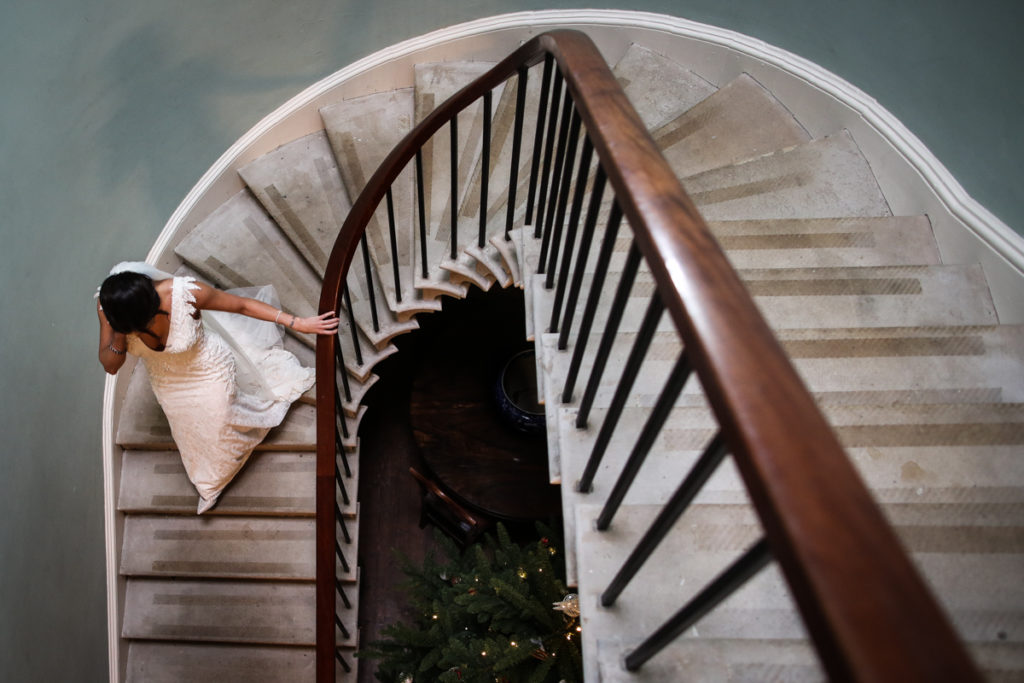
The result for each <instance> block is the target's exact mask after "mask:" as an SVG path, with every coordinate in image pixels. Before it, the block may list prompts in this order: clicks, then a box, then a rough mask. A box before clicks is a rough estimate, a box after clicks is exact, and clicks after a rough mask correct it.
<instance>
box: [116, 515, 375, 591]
mask: <svg viewBox="0 0 1024 683" xmlns="http://www.w3.org/2000/svg"><path fill="white" fill-rule="evenodd" d="M346 526H347V527H348V529H349V532H350V534H352V536H353V542H352V543H351V544H346V545H344V546H343V550H344V551H345V558H346V559H347V560H349V562H350V566H349V571H347V572H345V571H342V568H341V566H340V563H339V569H338V576H339V578H340V579H341V580H343V581H353V580H355V567H354V564H355V561H356V557H357V556H358V547H357V543H356V540H357V539H358V527H359V521H358V519H353V520H347V521H346ZM315 532H316V524H315V520H313V519H306V518H298V517H277V518H265V517H227V516H220V517H206V516H205V515H204V516H201V517H200V516H195V515H193V516H191V517H178V516H174V517H172V516H159V515H128V516H127V517H126V518H125V528H124V547H123V549H122V555H121V557H122V560H121V574H122V575H126V576H149V577H168V578H169V577H191V578H197V579H198V578H202V579H251V580H255V579H264V580H284V581H313V580H314V578H315V575H316V572H315V566H314V559H315V555H316V553H315V545H314V543H315Z"/></svg>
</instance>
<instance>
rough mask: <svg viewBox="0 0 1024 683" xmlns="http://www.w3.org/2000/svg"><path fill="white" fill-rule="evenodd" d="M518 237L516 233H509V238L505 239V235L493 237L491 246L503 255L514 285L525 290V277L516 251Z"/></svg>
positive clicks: (504, 263)
mask: <svg viewBox="0 0 1024 683" xmlns="http://www.w3.org/2000/svg"><path fill="white" fill-rule="evenodd" d="M517 239H518V238H517V236H516V235H515V234H514V231H510V232H509V238H508V239H505V235H504V233H502V234H499V235H495V236H494V237H491V246H493V247H494V249H495V250H496V251H497V252H498V253H499V254H500V255H501V260H502V264H503V266H504V268H505V270H506V271H508V274H509V275H510V276H511V278H512V284H513V285H515V286H516V287H518V288H519V289H522V288H523V275H522V270H521V269H520V267H519V257H518V255H517V253H518V252H517V251H516V240H517Z"/></svg>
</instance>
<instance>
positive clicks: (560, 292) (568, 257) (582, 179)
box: [548, 136, 594, 332]
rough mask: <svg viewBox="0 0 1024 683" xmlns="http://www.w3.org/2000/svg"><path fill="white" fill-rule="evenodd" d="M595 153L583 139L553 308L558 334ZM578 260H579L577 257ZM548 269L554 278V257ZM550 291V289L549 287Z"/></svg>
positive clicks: (554, 329) (553, 327)
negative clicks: (559, 320) (591, 163)
mask: <svg viewBox="0 0 1024 683" xmlns="http://www.w3.org/2000/svg"><path fill="white" fill-rule="evenodd" d="M593 153H594V147H593V145H591V143H590V138H589V137H587V136H584V137H583V151H582V152H580V170H579V173H578V174H577V175H576V192H574V193H573V198H572V210H571V211H570V212H569V223H568V225H566V228H567V230H568V232H566V235H565V258H564V259H562V269H561V272H559V274H558V287H556V288H555V302H554V304H552V306H551V324H550V325H549V326H548V332H558V318H559V316H561V314H562V301H563V300H564V299H565V284H566V282H568V280H569V267H570V265H571V264H572V248H573V247H574V246H575V245H576V231H577V230H578V229H579V224H580V211H581V209H582V207H583V195H584V194H586V192H587V177H589V176H590V158H591V156H592V155H593ZM577 258H579V257H578V256H577ZM551 260H552V264H551V266H550V267H549V268H548V277H554V274H555V266H554V257H552V259H551ZM549 289H550V287H549Z"/></svg>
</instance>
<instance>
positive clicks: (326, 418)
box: [317, 31, 980, 681]
mask: <svg viewBox="0 0 1024 683" xmlns="http://www.w3.org/2000/svg"><path fill="white" fill-rule="evenodd" d="M548 54H550V55H552V56H553V57H554V60H555V61H556V63H557V66H558V69H559V71H560V72H561V74H562V76H563V78H564V82H565V87H567V88H568V90H569V92H570V93H571V96H572V99H573V100H574V103H575V107H576V110H577V112H578V113H579V116H580V117H581V119H582V121H583V125H584V127H585V129H586V130H587V132H588V136H589V138H590V140H591V141H592V143H593V145H594V150H595V153H596V154H597V156H598V157H599V159H600V162H601V165H602V167H603V168H604V170H605V172H606V173H607V176H608V183H609V184H610V185H611V186H612V188H613V189H614V193H615V196H616V198H617V201H618V203H619V205H620V206H621V208H622V211H623V214H624V215H625V217H626V218H627V220H628V222H629V224H630V226H631V227H632V230H633V233H634V236H635V240H636V243H637V245H638V247H639V249H640V251H641V253H642V254H643V256H644V258H645V259H646V262H647V263H648V265H649V267H650V270H651V272H652V275H653V277H654V279H655V281H656V283H657V287H658V291H659V293H660V294H661V297H662V299H663V302H664V304H665V307H666V309H667V310H668V311H669V313H670V315H671V316H672V320H673V321H674V324H675V326H676V328H677V330H678V332H679V334H680V336H681V337H682V339H683V342H684V344H685V347H686V350H687V353H688V355H689V357H690V361H691V362H692V364H693V368H694V370H695V371H696V372H697V374H698V376H699V378H700V382H701V385H702V386H703V388H704V390H705V393H706V394H707V397H708V400H709V402H710V404H711V406H712V409H713V411H714V413H715V416H716V418H717V419H718V421H719V423H720V425H721V428H722V431H723V434H724V436H725V438H726V440H727V442H728V444H729V446H730V448H731V450H732V453H733V455H734V457H735V459H736V462H737V465H738V468H739V470H740V473H741V475H742V477H743V480H744V483H745V485H746V486H747V488H748V490H749V491H750V495H751V499H752V501H753V503H754V507H755V509H756V510H757V513H758V515H759V517H760V519H761V522H762V524H763V526H764V529H765V534H766V537H767V539H768V544H769V547H770V549H771V552H772V555H773V556H774V557H775V559H776V560H777V561H778V562H779V564H780V567H781V569H782V572H783V574H784V576H785V577H786V580H787V582H788V584H789V586H790V588H791V590H792V592H793V595H794V597H795V599H796V602H797V605H798V608H799V610H800V612H801V615H802V617H803V619H804V621H805V623H806V625H807V628H808V631H809V633H810V635H811V637H812V639H813V641H814V644H815V646H816V648H817V651H818V653H819V656H820V658H821V661H822V663H823V665H824V667H825V669H826V671H827V673H828V675H829V676H830V677H831V678H833V679H836V680H870V681H885V680H892V681H896V680H899V681H907V680H936V679H942V680H978V679H979V678H980V677H979V675H978V673H977V671H976V669H975V668H974V665H973V663H972V662H971V660H970V658H969V657H968V655H967V654H966V651H965V650H964V648H963V646H962V645H961V644H960V642H959V639H958V638H957V636H956V634H955V632H954V631H953V629H952V627H951V626H950V624H949V622H948V620H947V618H946V616H945V615H944V613H943V611H942V610H941V608H940V607H939V606H938V604H937V603H936V601H935V599H934V598H933V597H932V595H931V593H930V591H929V590H928V588H927V587H926V585H925V583H924V581H923V580H922V579H921V577H920V576H919V575H918V573H917V571H916V570H915V568H914V566H913V565H912V563H911V561H910V559H909V557H908V556H907V554H906V552H905V551H904V549H903V547H902V545H901V544H900V542H899V540H898V539H897V537H896V535H895V533H894V532H893V530H892V529H891V528H890V526H889V525H888V523H887V521H886V519H885V517H884V516H883V514H882V512H881V511H880V510H879V508H878V506H877V505H876V504H875V502H874V501H873V499H872V497H871V495H870V494H869V492H868V490H867V489H866V487H865V486H864V484H863V482H862V481H861V479H860V477H859V475H858V474H857V472H856V470H855V469H854V467H853V466H852V464H851V463H850V461H849V459H848V458H847V456H846V454H845V452H844V451H843V449H842V447H841V445H840V444H839V441H838V439H837V438H836V436H835V435H834V433H833V432H832V429H831V428H830V426H829V425H828V423H827V422H826V421H825V419H824V417H823V416H822V415H821V412H820V411H819V410H818V408H817V405H816V404H815V402H814V400H813V399H812V397H811V396H810V394H809V393H808V391H807V389H806V388H805V387H804V385H803V383H802V381H801V380H800V378H799V377H798V375H797V373H796V371H795V370H794V368H793V367H792V364H791V363H790V361H789V359H788V358H787V357H786V355H785V353H784V352H783V350H782V348H781V346H780V345H779V343H778V342H777V341H776V340H775V337H774V335H773V334H772V332H771V330H770V328H769V327H768V325H767V323H766V322H765V321H764V319H763V318H762V317H761V315H760V313H759V311H758V309H757V307H756V306H755V304H754V302H753V300H752V299H751V297H750V295H749V293H748V292H747V290H746V289H745V287H744V286H743V284H742V282H741V281H740V279H739V277H738V275H737V274H736V272H735V270H733V268H732V266H731V265H730V263H729V261H728V260H727V258H726V257H725V255H724V253H723V252H722V250H721V248H720V247H719V246H718V244H717V242H716V241H715V239H714V238H713V236H712V234H711V232H710V231H709V230H708V228H707V226H706V224H705V223H704V220H703V219H702V218H701V216H700V214H699V213H698V212H697V209H696V208H695V206H694V204H693V202H692V201H691V200H690V198H689V197H688V196H687V195H686V193H685V192H684V191H683V188H682V186H681V185H680V183H679V181H678V179H677V178H676V176H675V174H674V173H673V172H672V169H671V168H670V167H669V165H668V163H667V162H666V161H665V159H664V157H663V156H662V155H661V153H660V151H659V150H658V148H657V146H656V145H655V143H654V141H653V140H652V139H651V137H650V135H649V134H648V132H647V130H646V128H645V127H644V125H643V123H642V122H641V120H640V118H639V116H638V115H637V114H636V112H635V110H634V109H633V107H632V105H631V104H630V102H629V101H628V99H627V98H626V96H625V95H624V94H623V92H622V89H621V88H620V87H619V85H618V83H617V82H616V80H615V77H614V76H613V74H612V73H611V71H610V69H609V68H608V66H607V64H606V63H605V61H604V59H603V58H602V57H601V55H600V53H599V52H598V50H597V48H596V47H595V46H594V44H593V43H592V42H591V40H590V39H589V38H588V37H587V36H586V35H584V34H582V33H579V32H576V31H552V32H550V33H545V34H543V35H540V36H538V37H536V38H534V39H533V40H531V41H529V42H528V43H526V44H524V45H523V46H522V47H521V48H519V49H518V50H516V51H515V52H514V53H512V54H511V55H510V56H509V57H508V58H506V59H505V60H503V61H502V62H500V63H499V64H498V65H496V66H495V67H494V68H492V69H491V70H490V71H488V72H487V73H486V74H484V75H483V76H481V77H480V78H478V79H477V80H476V81H475V82H474V83H472V84H470V85H469V86H467V87H465V88H463V89H462V90H460V91H459V92H457V93H456V94H455V95H454V96H452V97H451V98H450V99H449V100H447V101H446V102H445V103H443V104H442V105H441V106H439V107H438V108H437V109H436V110H434V111H433V112H432V113H431V114H430V115H429V116H427V118H426V119H424V120H423V122H422V123H420V124H419V125H418V126H416V127H415V128H414V129H413V130H412V131H411V132H410V133H409V134H408V135H407V136H406V137H405V138H404V139H403V140H402V141H401V142H400V143H399V144H398V145H397V146H396V147H395V148H394V149H393V150H392V152H391V153H390V154H389V155H388V156H387V158H386V159H385V160H384V162H383V163H382V164H381V166H380V167H379V168H378V169H377V171H376V172H375V173H374V175H373V176H372V178H371V179H370V180H369V182H368V183H367V185H366V187H365V188H364V189H363V191H362V193H361V194H360V196H359V198H358V199H357V200H356V202H355V203H354V205H353V207H352V210H351V212H350V213H349V216H348V218H347V219H346V221H345V224H344V226H343V227H342V230H341V234H340V235H339V237H338V240H337V242H336V244H335V247H334V249H333V251H332V253H331V256H330V260H329V262H328V265H327V271H326V275H325V278H324V288H323V292H322V296H321V300H320V311H321V312H326V311H338V310H340V303H341V300H340V298H341V292H342V287H343V284H344V278H345V275H346V274H347V272H348V267H349V264H350V262H351V260H352V256H353V254H354V252H355V249H356V248H357V246H358V243H359V239H360V238H361V236H362V234H363V231H364V230H365V228H366V225H367V224H368V223H369V221H370V219H371V217H372V216H373V213H374V211H375V209H376V208H377V206H378V204H379V203H380V202H381V200H382V199H383V197H384V195H385V192H386V190H387V188H388V187H390V185H391V183H392V182H394V180H395V179H396V178H397V176H398V174H399V173H400V172H401V171H402V169H404V168H405V167H406V165H407V164H409V163H410V161H411V160H412V159H413V157H414V156H415V154H416V151H417V150H418V149H420V148H421V147H422V146H423V145H424V143H426V142H427V140H429V139H430V137H431V136H432V135H433V134H434V133H435V132H436V131H437V130H438V129H439V128H441V126H443V125H445V124H446V123H447V122H448V121H449V120H450V119H451V118H452V117H454V116H455V115H456V114H457V113H458V112H459V111H461V110H463V109H465V108H466V107H467V106H469V105H470V104H472V103H473V102H475V101H476V100H477V99H479V98H480V97H481V95H482V94H483V93H484V92H485V91H488V90H490V89H492V88H494V87H496V86H497V85H499V84H501V83H502V82H504V81H505V80H507V79H508V78H509V77H511V76H513V75H515V74H516V72H517V70H518V69H520V68H525V67H528V66H532V65H534V64H536V63H538V62H539V61H541V60H542V59H543V58H544V57H545V55H548ZM336 343H337V342H336V339H335V338H334V337H320V338H319V339H318V344H317V387H318V389H317V399H318V422H317V430H318V431H317V437H318V456H317V457H318V460H317V463H318V464H317V478H318V479H317V481H318V485H317V486H318V488H317V496H318V499H317V510H318V515H319V514H320V512H321V511H323V512H324V514H327V515H333V501H334V492H333V483H334V479H333V469H332V468H333V466H334V453H333V448H334V436H333V429H334V409H335V406H334V400H335V398H334V392H333V390H332V386H333V383H334V365H333V361H334V344H336ZM319 526H321V525H319V524H318V532H317V534H318V551H317V552H318V556H317V563H318V565H317V566H318V577H319V576H320V573H321V570H322V571H323V572H325V573H326V572H330V574H331V585H332V586H333V572H334V558H333V548H334V541H333V538H330V539H328V538H326V534H328V533H333V528H334V525H333V524H330V525H324V526H328V530H327V531H325V532H323V535H324V536H325V538H320V536H321V531H320V529H319ZM321 548H326V549H329V553H330V555H329V557H328V551H327V550H324V556H321V554H320V553H321ZM332 599H333V598H332ZM326 602H327V598H326V597H325V598H324V607H325V609H327V608H329V609H331V612H328V614H333V604H332V605H330V606H327V605H326ZM320 606H321V598H320V596H319V594H318V608H319V607H320ZM330 624H331V625H330V626H329V629H331V630H329V631H327V629H328V627H324V628H325V631H327V632H329V633H330V635H333V620H332V621H331V622H330ZM318 629H320V625H319V624H318ZM320 647H321V646H320V645H319V634H318V652H319V648H320ZM329 652H330V655H329V656H330V657H331V658H332V661H333V651H329ZM318 656H319V654H318ZM324 680H329V679H324Z"/></svg>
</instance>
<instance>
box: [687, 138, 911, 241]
mask: <svg viewBox="0 0 1024 683" xmlns="http://www.w3.org/2000/svg"><path fill="white" fill-rule="evenodd" d="M681 180H682V183H683V187H684V188H685V189H686V192H687V193H688V194H689V195H690V198H691V199H693V201H694V203H695V204H696V205H697V208H698V209H699V210H700V212H701V215H703V216H704V219H705V220H709V221H714V220H738V219H766V218H836V217H840V216H890V215H892V212H891V211H890V210H889V205H888V203H887V202H886V200H885V198H884V197H883V196H882V192H881V190H880V189H879V187H878V183H877V181H876V180H875V177H874V175H873V174H872V172H871V168H870V167H869V166H868V163H867V160H866V159H865V158H864V156H863V155H862V154H861V152H860V150H859V149H858V148H857V145H856V143H855V142H854V140H853V138H852V137H851V135H850V134H849V133H848V132H847V131H845V130H844V131H840V132H838V133H836V134H834V135H831V136H828V137H825V138H820V139H817V140H812V141H811V142H807V143H804V144H801V145H797V146H795V147H792V148H790V149H784V150H781V151H778V152H774V153H772V154H768V155H765V156H761V157H757V158H755V159H750V160H747V161H741V162H739V163H735V164H732V165H729V166H724V167H721V168H716V169H711V170H709V171H704V172H701V173H697V174H696V175H691V176H686V177H683V178H681Z"/></svg>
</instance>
